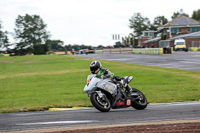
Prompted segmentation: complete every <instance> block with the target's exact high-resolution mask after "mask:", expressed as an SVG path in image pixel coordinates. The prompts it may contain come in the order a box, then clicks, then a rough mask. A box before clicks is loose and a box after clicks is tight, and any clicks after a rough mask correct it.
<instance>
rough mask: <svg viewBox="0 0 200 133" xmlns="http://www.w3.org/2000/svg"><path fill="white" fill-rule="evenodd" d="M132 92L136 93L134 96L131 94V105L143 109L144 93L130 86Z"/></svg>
mask: <svg viewBox="0 0 200 133" xmlns="http://www.w3.org/2000/svg"><path fill="white" fill-rule="evenodd" d="M132 93H133V94H134V93H137V95H136V96H132V98H133V99H135V100H134V101H132V104H131V106H132V107H133V108H135V109H137V110H143V109H145V108H146V107H147V104H148V102H147V98H146V97H145V95H144V94H143V93H142V92H141V91H139V90H138V89H135V88H132Z"/></svg>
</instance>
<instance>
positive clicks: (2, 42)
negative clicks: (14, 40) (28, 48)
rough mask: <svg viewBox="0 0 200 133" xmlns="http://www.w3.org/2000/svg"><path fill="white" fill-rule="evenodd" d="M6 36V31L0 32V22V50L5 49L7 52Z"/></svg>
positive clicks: (0, 23) (7, 42)
mask: <svg viewBox="0 0 200 133" xmlns="http://www.w3.org/2000/svg"><path fill="white" fill-rule="evenodd" d="M7 35H8V32H7V31H2V22H1V21H0V48H5V49H6V50H8V47H9V46H10V44H9V39H8V36H7Z"/></svg>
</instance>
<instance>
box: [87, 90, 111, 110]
mask: <svg viewBox="0 0 200 133" xmlns="http://www.w3.org/2000/svg"><path fill="white" fill-rule="evenodd" d="M90 101H91V103H92V105H93V106H94V107H95V108H96V109H98V110H99V111H101V112H108V111H110V109H111V102H110V100H109V99H108V98H107V97H106V98H104V99H102V98H100V97H99V95H98V94H97V92H93V93H92V94H91V96H90Z"/></svg>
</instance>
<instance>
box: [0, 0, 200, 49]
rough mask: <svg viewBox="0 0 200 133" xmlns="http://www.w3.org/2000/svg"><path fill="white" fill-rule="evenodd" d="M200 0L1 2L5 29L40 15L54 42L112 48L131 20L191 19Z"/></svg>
mask: <svg viewBox="0 0 200 133" xmlns="http://www.w3.org/2000/svg"><path fill="white" fill-rule="evenodd" d="M199 5H200V0H0V20H1V21H2V22H3V24H2V26H3V27H4V28H3V30H7V31H9V32H14V28H15V20H16V18H17V17H18V15H22V16H24V15H25V14H29V15H39V16H40V17H41V18H42V19H43V20H44V22H45V24H47V30H48V31H50V33H51V35H52V36H51V39H54V40H57V39H59V40H62V41H64V43H65V44H66V45H68V44H84V45H92V46H98V45H104V46H108V45H113V44H114V41H113V40H112V34H121V35H128V34H129V33H131V32H133V31H132V30H131V29H130V28H129V19H130V18H131V16H133V15H134V13H137V12H139V13H141V14H142V16H143V17H148V18H149V19H150V20H151V22H153V19H154V18H155V17H157V16H162V15H164V16H165V17H166V18H167V19H168V20H169V21H170V20H171V16H172V15H173V13H174V12H177V11H180V9H183V11H184V12H185V13H187V14H189V16H191V15H192V13H193V11H194V10H198V9H199V8H200V6H199Z"/></svg>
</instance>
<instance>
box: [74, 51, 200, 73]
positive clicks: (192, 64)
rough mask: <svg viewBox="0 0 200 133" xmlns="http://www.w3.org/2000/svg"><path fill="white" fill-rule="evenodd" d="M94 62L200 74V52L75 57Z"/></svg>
mask: <svg viewBox="0 0 200 133" xmlns="http://www.w3.org/2000/svg"><path fill="white" fill-rule="evenodd" d="M75 56H80V57H85V58H91V59H94V60H109V61H117V62H124V63H130V64H139V65H146V66H157V67H165V68H175V69H181V70H189V71H197V72H200V51H197V52H194V51H192V52H184V51H177V52H174V53H173V54H162V55H142V54H88V55H85V54H82V55H75ZM102 65H103V64H102Z"/></svg>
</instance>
